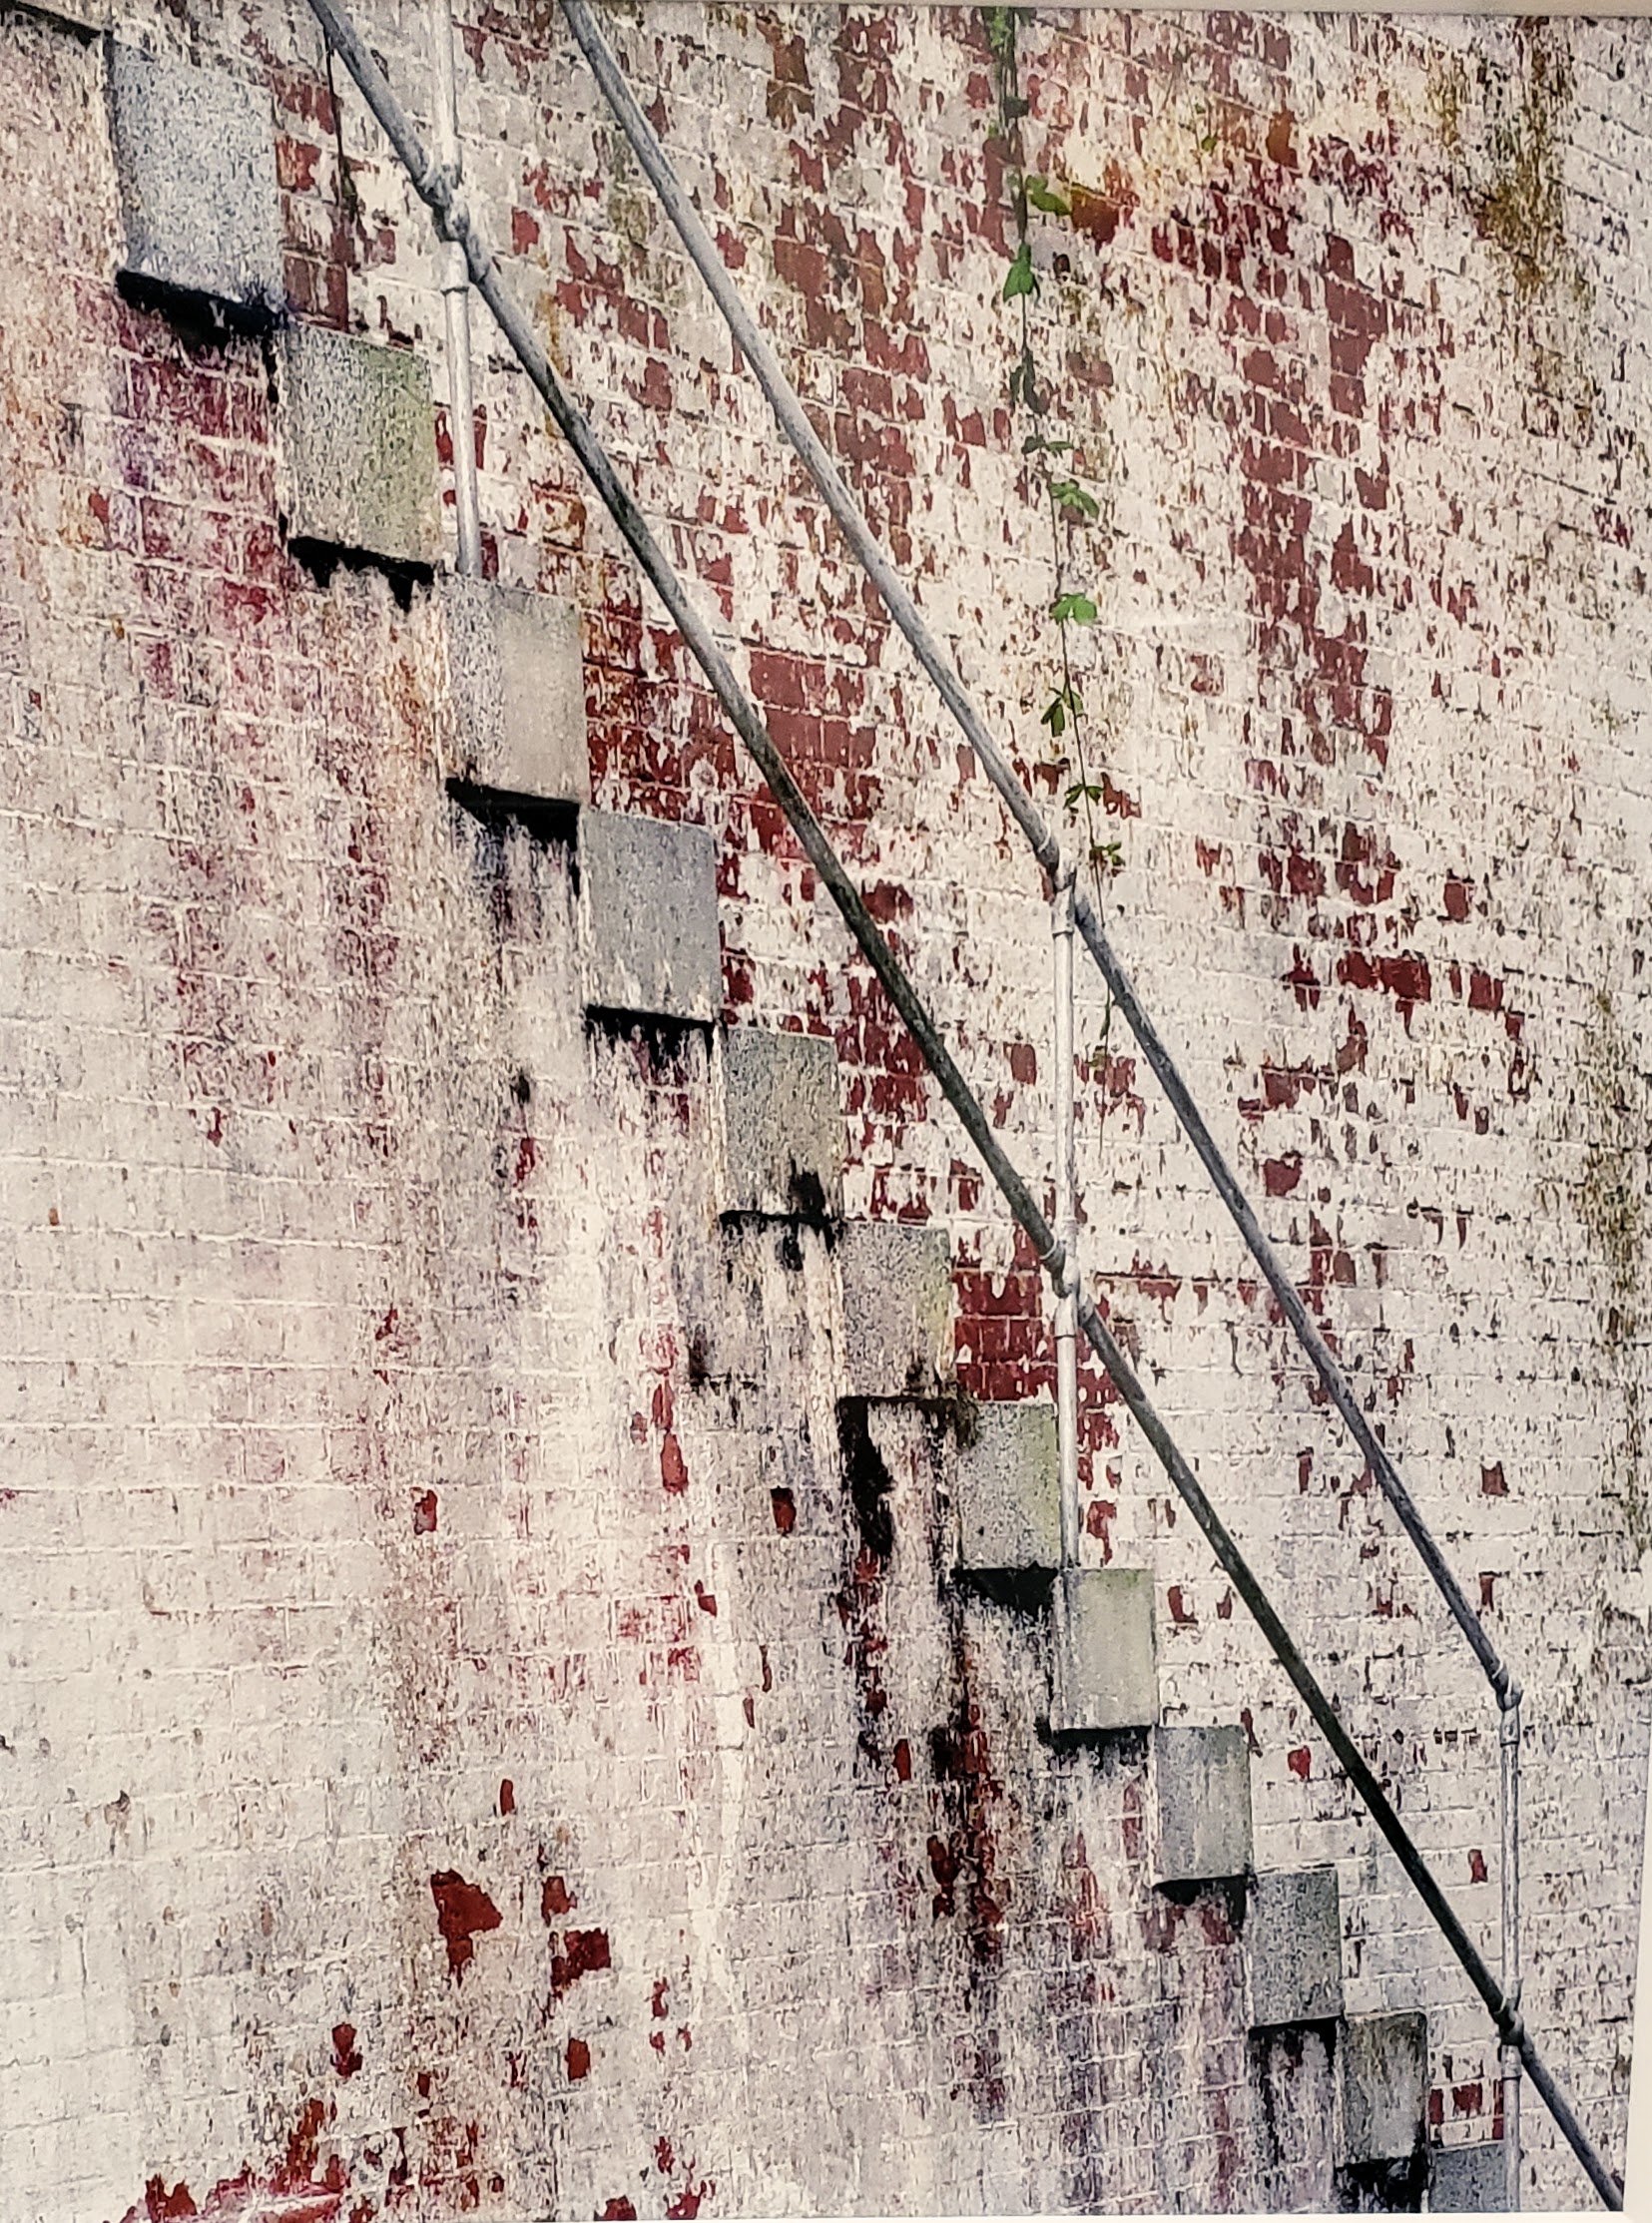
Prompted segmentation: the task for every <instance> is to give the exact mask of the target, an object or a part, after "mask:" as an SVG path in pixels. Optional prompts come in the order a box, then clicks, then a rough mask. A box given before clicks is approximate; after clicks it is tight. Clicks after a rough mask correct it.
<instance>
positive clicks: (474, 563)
mask: <svg viewBox="0 0 1652 2223" xmlns="http://www.w3.org/2000/svg"><path fill="white" fill-rule="evenodd" d="M430 28H431V33H432V38H433V43H434V45H435V49H436V160H437V161H438V162H439V163H440V164H441V166H442V168H443V169H444V170H445V171H447V172H448V173H449V175H450V176H451V177H452V179H453V182H454V185H455V187H457V185H458V183H459V180H460V178H461V177H462V176H463V158H462V156H461V155H460V153H459V88H458V80H457V77H456V74H455V72H454V68H453V8H452V0H430ZM439 253H440V257H441V296H442V314H443V318H444V321H445V323H446V327H447V334H446V336H447V424H448V430H449V432H450V434H451V436H452V441H453V506H454V509H455V511H456V513H457V522H458V530H459V551H458V571H459V575H460V577H461V578H464V579H479V578H480V577H481V576H482V516H481V505H480V502H479V500H478V498H477V492H476V397H475V390H474V387H473V386H472V383H471V375H470V268H469V264H468V261H467V259H466V256H465V252H464V249H463V248H462V247H459V246H456V245H454V244H452V243H443V245H442V247H441V249H440V251H439Z"/></svg>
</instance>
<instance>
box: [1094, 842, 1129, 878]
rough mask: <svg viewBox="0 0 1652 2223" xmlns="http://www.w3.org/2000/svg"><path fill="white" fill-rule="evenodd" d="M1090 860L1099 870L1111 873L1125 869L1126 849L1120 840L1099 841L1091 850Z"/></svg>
mask: <svg viewBox="0 0 1652 2223" xmlns="http://www.w3.org/2000/svg"><path fill="white" fill-rule="evenodd" d="M1090 862H1091V864H1092V865H1093V866H1094V867H1095V869H1096V870H1097V871H1098V872H1107V873H1109V874H1112V873H1117V872H1122V871H1123V870H1124V849H1123V846H1122V844H1121V843H1119V842H1118V841H1098V842H1097V843H1096V844H1095V846H1094V847H1093V848H1092V849H1091V851H1090Z"/></svg>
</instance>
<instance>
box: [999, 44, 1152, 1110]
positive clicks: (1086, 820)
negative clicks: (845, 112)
mask: <svg viewBox="0 0 1652 2223" xmlns="http://www.w3.org/2000/svg"><path fill="white" fill-rule="evenodd" d="M981 16H982V20H983V22H984V25H985V30H986V38H987V45H988V48H989V49H990V51H991V55H992V63H993V80H994V93H995V98H996V114H995V116H994V120H993V126H992V129H993V133H994V136H996V137H997V138H998V139H999V140H1000V141H1001V142H1002V145H1003V149H1004V155H1005V176H1006V183H1007V187H1008V192H1009V207H1010V218H1011V222H1012V224H1013V226H1014V233H1013V252H1012V254H1011V256H1010V264H1009V269H1008V271H1007V273H1006V274H1005V277H1004V280H1003V284H1002V287H1001V288H1000V298H1001V299H1002V300H1003V301H1004V302H1005V303H1007V304H1009V306H1010V307H1011V308H1012V309H1013V310H1014V311H1015V313H1016V315H1017V317H1018V320H1019V329H1018V334H1017V342H1016V349H1015V359H1014V362H1013V365H1012V367H1011V369H1010V374H1009V402H1010V413H1011V421H1012V423H1014V424H1015V425H1016V427H1017V429H1018V431H1019V433H1020V447H1021V454H1022V457H1023V458H1024V461H1025V466H1026V480H1027V484H1028V487H1029V490H1030V494H1031V498H1032V500H1033V501H1034V502H1035V503H1036V504H1037V506H1038V507H1039V509H1040V510H1041V511H1042V512H1043V513H1044V515H1045V517H1046V518H1047V520H1048V524H1049V534H1050V599H1049V603H1048V607H1047V615H1048V619H1049V622H1050V623H1051V624H1052V625H1053V627H1054V629H1055V641H1054V655H1055V666H1056V670H1055V674H1054V677H1053V683H1052V691H1051V694H1050V697H1049V700H1048V702H1047V703H1046V704H1045V706H1044V710H1043V714H1042V716H1041V718H1040V721H1039V723H1040V724H1041V725H1042V726H1043V728H1044V729H1045V731H1046V733H1047V735H1048V742H1049V748H1050V751H1051V754H1050V756H1049V757H1048V758H1047V759H1046V760H1045V761H1046V763H1047V764H1049V766H1050V768H1051V770H1052V772H1053V774H1054V775H1055V777H1056V779H1057V781H1058V782H1059V781H1060V780H1061V779H1062V778H1063V777H1065V783H1066V784H1065V787H1064V788H1063V790H1062V803H1063V806H1064V808H1065V810H1066V814H1067V817H1068V820H1069V822H1071V823H1072V824H1073V825H1074V826H1075V827H1076V825H1077V823H1078V821H1079V820H1080V818H1082V821H1083V829H1084V835H1085V863H1086V865H1087V867H1088V870H1089V873H1090V876H1091V878H1092V881H1093V883H1094V886H1095V890H1096V895H1097V898H1098V900H1099V898H1100V895H1101V891H1102V888H1103V885H1104V884H1105V882H1107V881H1109V880H1111V879H1112V878H1114V877H1115V876H1116V875H1117V874H1118V873H1119V872H1120V871H1122V870H1123V868H1124V855H1123V851H1122V848H1121V846H1120V844H1119V842H1118V841H1117V840H1116V839H1103V838H1102V837H1101V834H1099V832H1098V830H1097V827H1096V818H1095V810H1096V805H1097V804H1098V803H1100V802H1101V801H1102V800H1103V794H1104V790H1103V786H1102V783H1101V781H1100V780H1099V779H1098V778H1097V777H1095V775H1094V773H1093V772H1092V769H1091V764H1090V761H1089V760H1090V754H1091V752H1090V751H1089V748H1088V742H1089V725H1088V716H1087V713H1086V710H1085V706H1084V698H1083V696H1082V694H1081V693H1080V691H1079V687H1078V683H1077V681H1076V679H1075V677H1074V671H1073V663H1074V659H1073V642H1074V629H1075V628H1084V627H1089V626H1093V625H1094V624H1095V622H1096V601H1095V596H1094V594H1093V592H1091V591H1090V589H1089V587H1088V585H1087V584H1086V583H1084V578H1083V569H1082V563H1081V556H1082V552H1083V551H1084V545H1085V539H1084V536H1085V533H1086V531H1087V528H1088V527H1090V526H1091V525H1093V524H1094V523H1095V522H1096V520H1097V518H1098V517H1099V516H1100V514H1101V504H1100V502H1099V501H1098V499H1097V498H1096V495H1095V494H1094V493H1093V492H1092V490H1091V485H1090V484H1089V483H1087V481H1086V474H1085V472H1084V471H1083V469H1082V468H1081V464H1080V457H1079V452H1078V448H1077V444H1076V442H1075V441H1074V440H1072V439H1071V438H1069V437H1067V436H1066V433H1065V431H1064V430H1063V429H1062V427H1061V425H1060V423H1059V420H1058V414H1057V403H1058V401H1059V399H1060V396H1059V393H1058V391H1057V387H1056V383H1055V380H1054V379H1053V377H1050V376H1047V375H1046V373H1045V371H1044V370H1043V369H1042V367H1041V366H1040V363H1039V360H1038V352H1037V348H1036V345H1035V334H1036V331H1037V327H1036V326H1035V323H1034V318H1033V307H1034V304H1035V302H1036V301H1037V300H1038V298H1039V296H1040V293H1041V291H1042V283H1043V281H1042V279H1041V278H1040V277H1039V274H1038V272H1037V270H1036V268H1035V267H1034V264H1033V257H1032V242H1033V228H1034V221H1035V219H1036V220H1038V221H1039V222H1044V223H1059V222H1062V221H1063V220H1066V219H1069V218H1070V217H1071V215H1072V204H1071V202H1070V200H1069V198H1068V196H1067V195H1066V194H1065V193H1063V192H1062V191H1061V190H1060V189H1059V187H1057V186H1056V185H1055V184H1053V183H1052V181H1051V180H1050V179H1049V178H1047V177H1044V176H1042V175H1040V174H1038V173H1036V172H1033V171H1029V170H1028V168H1027V165H1026V152H1025V145H1024V141H1023V137H1022V131H1021V124H1022V120H1023V118H1024V117H1025V116H1026V115H1027V114H1028V111H1029V106H1030V104H1029V103H1028V101H1027V100H1026V98H1025V96H1024V94H1023V93H1022V90H1021V75H1020V53H1019V31H1020V26H1021V24H1022V23H1024V22H1027V21H1030V20H1031V16H1032V10H1031V9H1030V8H1022V7H990V8H985V9H983V10H982V11H981ZM1112 1017H1113V1002H1112V997H1111V996H1109V997H1108V999H1107V1004H1106V1008H1105V1012H1104V1015H1103V1021H1102V1034H1101V1040H1100V1041H1099V1043H1097V1045H1096V1046H1095V1048H1094V1049H1093V1050H1091V1051H1089V1052H1088V1053H1087V1059H1088V1063H1089V1065H1090V1067H1091V1070H1092V1072H1093V1073H1095V1074H1097V1075H1098V1076H1102V1075H1104V1074H1105V1072H1106V1063H1107V1041H1108V1035H1109V1032H1110V1030H1111V1026H1112ZM1105 1109H1106V1098H1105V1094H1104V1095H1103V1099H1102V1110H1103V1113H1104V1114H1105Z"/></svg>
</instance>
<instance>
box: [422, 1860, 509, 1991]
mask: <svg viewBox="0 0 1652 2223" xmlns="http://www.w3.org/2000/svg"><path fill="white" fill-rule="evenodd" d="M430 1896H431V1898H432V1899H433V1900H434V1901H435V1902H436V1922H437V1926H438V1928H439V1929H440V1931H441V1934H442V1937H443V1939H444V1941H445V1942H446V1945H447V1965H448V1967H449V1969H450V1970H451V1971H452V1973H453V1974H454V1975H455V1976H462V1975H463V1973H464V1971H465V1968H466V1967H467V1966H468V1965H469V1963H470V1962H471V1961H472V1960H474V1959H475V1957H476V1947H475V1945H474V1944H473V1943H472V1940H473V1939H475V1938H477V1937H478V1936H480V1935H481V1934H482V1933H483V1932H484V1931H488V1930H497V1929H498V1928H499V1925H500V1923H501V1922H502V1921H503V1919H504V1918H503V1916H502V1915H501V1914H500V1912H499V1910H498V1908H497V1907H495V1906H494V1904H493V1902H492V1900H491V1899H489V1897H488V1895H487V1893H486V1892H485V1891H483V1889H482V1887H481V1886H480V1884H467V1883H466V1882H465V1880H464V1878H463V1877H462V1876H461V1875H459V1874H458V1872H457V1870H455V1869H451V1868H443V1869H438V1870H437V1872H436V1874H435V1875H434V1876H432V1877H431V1879H430Z"/></svg>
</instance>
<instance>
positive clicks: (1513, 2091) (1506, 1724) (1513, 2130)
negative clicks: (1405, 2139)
mask: <svg viewBox="0 0 1652 2223" xmlns="http://www.w3.org/2000/svg"><path fill="white" fill-rule="evenodd" d="M1498 1759H1499V1762H1500V1771H1499V1786H1498V1788H1499V1800H1498V1804H1499V1805H1500V1807H1501V1809H1502V1825H1503V1859H1502V1902H1503V1904H1502V1927H1503V1941H1502V1943H1503V1996H1504V1997H1505V1998H1506V1999H1508V2001H1509V2002H1510V2004H1511V2005H1513V2006H1514V2008H1515V2009H1516V2010H1518V2008H1519V2004H1520V1688H1519V1685H1518V1684H1517V1683H1514V1684H1511V1685H1510V1686H1509V1690H1508V1696H1507V1702H1506V1704H1505V1705H1504V1707H1503V1711H1502V1720H1501V1724H1500V1728H1499V1737H1498ZM1502 2075H1503V2206H1504V2207H1505V2208H1506V2209H1507V2211H1508V2212H1509V2213H1510V2214H1511V2215H1512V2214H1513V2213H1514V2212H1515V2211H1516V2210H1517V2209H1518V2207H1519V2205H1520V2049H1519V2047H1518V2046H1517V2045H1506V2044H1505V2045H1504V2047H1503V2049H1502Z"/></svg>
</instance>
